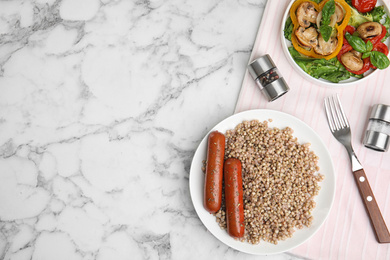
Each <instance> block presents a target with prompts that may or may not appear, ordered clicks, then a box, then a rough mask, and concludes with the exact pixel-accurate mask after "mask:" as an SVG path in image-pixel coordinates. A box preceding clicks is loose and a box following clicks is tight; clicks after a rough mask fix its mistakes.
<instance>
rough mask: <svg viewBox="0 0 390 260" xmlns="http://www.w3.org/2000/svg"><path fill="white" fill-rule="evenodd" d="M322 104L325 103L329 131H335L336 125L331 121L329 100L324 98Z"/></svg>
mask: <svg viewBox="0 0 390 260" xmlns="http://www.w3.org/2000/svg"><path fill="white" fill-rule="evenodd" d="M324 105H325V112H326V117H327V118H328V125H329V128H330V131H332V132H333V131H335V130H336V126H335V124H334V122H333V118H332V115H331V113H330V102H329V98H325V102H324Z"/></svg>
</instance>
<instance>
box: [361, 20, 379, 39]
mask: <svg viewBox="0 0 390 260" xmlns="http://www.w3.org/2000/svg"><path fill="white" fill-rule="evenodd" d="M357 32H358V33H359V35H360V37H362V38H363V40H367V39H371V38H374V37H375V36H378V35H379V34H381V33H382V26H381V25H380V24H379V23H377V22H365V23H362V24H361V25H359V27H358V28H357Z"/></svg>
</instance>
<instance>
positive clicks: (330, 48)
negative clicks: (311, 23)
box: [314, 34, 338, 55]
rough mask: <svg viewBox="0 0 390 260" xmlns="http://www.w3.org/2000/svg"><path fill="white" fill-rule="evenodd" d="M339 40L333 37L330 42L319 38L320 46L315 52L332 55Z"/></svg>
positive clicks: (317, 46) (315, 48)
mask: <svg viewBox="0 0 390 260" xmlns="http://www.w3.org/2000/svg"><path fill="white" fill-rule="evenodd" d="M337 43H338V40H337V38H336V37H332V38H330V39H329V41H327V42H326V41H325V40H324V38H322V35H321V34H320V36H319V37H318V44H317V45H316V46H315V47H314V51H315V52H316V53H318V54H320V55H329V54H332V53H333V52H334V51H335V50H336V48H337Z"/></svg>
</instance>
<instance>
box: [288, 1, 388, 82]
mask: <svg viewBox="0 0 390 260" xmlns="http://www.w3.org/2000/svg"><path fill="white" fill-rule="evenodd" d="M284 19H285V21H284V30H283V37H284V41H285V42H287V44H284V45H285V48H286V49H288V54H289V55H290V56H291V60H292V61H293V62H294V63H295V64H296V65H298V66H299V67H300V69H301V70H303V71H304V72H305V73H306V74H308V75H310V76H311V77H313V78H315V79H319V80H321V81H325V82H330V83H337V84H338V83H343V82H354V81H356V80H358V79H361V78H364V77H367V76H368V75H370V74H372V72H373V71H375V70H377V69H386V68H387V67H388V66H389V65H390V61H389V58H388V57H387V56H388V53H389V49H388V46H387V45H386V43H387V42H388V41H387V39H388V38H389V36H390V34H389V28H390V18H389V15H388V9H387V7H386V6H385V5H384V3H383V2H382V1H376V0H349V1H348V0H346V1H345V0H295V1H293V2H292V3H291V4H290V5H289V9H288V10H287V11H286V15H285V18H284Z"/></svg>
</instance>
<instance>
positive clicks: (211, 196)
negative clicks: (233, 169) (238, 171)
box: [204, 131, 225, 213]
mask: <svg viewBox="0 0 390 260" xmlns="http://www.w3.org/2000/svg"><path fill="white" fill-rule="evenodd" d="M224 156H225V136H224V135H223V134H222V133H220V132H218V131H214V132H211V133H210V135H209V138H208V148H207V162H206V176H205V184H204V207H205V209H206V210H207V211H208V212H210V213H216V212H218V211H219V209H220V208H221V204H222V180H223V160H224Z"/></svg>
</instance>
